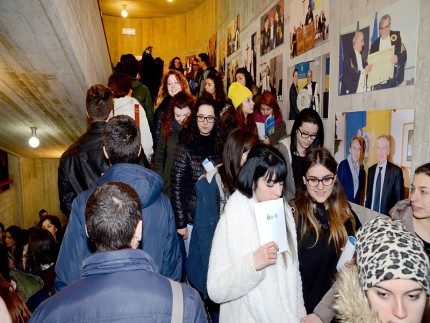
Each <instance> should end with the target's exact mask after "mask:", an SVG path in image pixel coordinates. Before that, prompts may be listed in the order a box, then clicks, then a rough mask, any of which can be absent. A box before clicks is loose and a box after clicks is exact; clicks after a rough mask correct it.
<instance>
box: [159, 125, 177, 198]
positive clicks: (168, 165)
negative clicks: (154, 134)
mask: <svg viewBox="0 0 430 323" xmlns="http://www.w3.org/2000/svg"><path fill="white" fill-rule="evenodd" d="M179 131H180V127H178V126H177V125H176V126H175V127H173V129H172V133H171V135H170V137H169V138H167V141H164V140H163V137H162V135H161V133H160V138H159V139H158V144H157V150H156V151H155V154H154V172H156V173H157V174H158V175H160V176H161V178H162V179H163V181H164V187H163V193H164V194H166V195H167V197H168V198H169V200H170V195H171V193H170V191H171V188H170V185H171V184H170V183H171V179H170V178H171V173H172V164H173V155H174V154H175V149H176V144H177V143H178V136H179Z"/></svg>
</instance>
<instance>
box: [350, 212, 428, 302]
mask: <svg viewBox="0 0 430 323" xmlns="http://www.w3.org/2000/svg"><path fill="white" fill-rule="evenodd" d="M356 251H357V265H358V276H359V280H360V285H361V286H362V287H363V290H364V291H365V292H366V291H367V290H368V289H369V288H370V287H372V286H374V285H375V284H377V283H379V282H381V281H385V280H392V279H411V280H413V281H416V282H417V283H418V284H420V285H421V286H422V287H423V288H424V290H425V291H426V293H427V296H430V288H429V279H430V264H429V258H428V256H427V254H426V253H425V251H424V246H423V243H422V241H421V240H420V239H419V238H417V237H415V236H414V235H413V234H412V233H411V232H409V231H408V230H407V229H406V228H405V227H404V225H403V223H402V222H401V221H393V220H390V219H383V218H381V217H377V218H375V219H373V220H371V221H369V222H367V223H366V224H365V225H364V226H363V227H362V228H360V230H359V231H358V232H357V241H356Z"/></svg>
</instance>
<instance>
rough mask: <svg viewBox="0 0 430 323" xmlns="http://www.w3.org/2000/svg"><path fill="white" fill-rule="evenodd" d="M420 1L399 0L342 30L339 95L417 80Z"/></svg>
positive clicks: (400, 84)
mask: <svg viewBox="0 0 430 323" xmlns="http://www.w3.org/2000/svg"><path fill="white" fill-rule="evenodd" d="M419 6H420V3H419V0H410V1H409V0H400V1H398V2H397V3H395V4H393V5H391V6H389V7H386V8H384V9H381V10H379V11H377V12H375V13H374V14H372V15H369V16H367V17H365V18H362V19H360V20H359V21H357V22H354V23H353V24H351V25H348V26H346V27H344V28H342V29H341V32H340V39H339V95H345V94H353V93H363V92H369V91H376V90H383V89H389V88H393V87H401V86H407V85H412V84H414V83H415V71H416V60H417V57H416V56H417V38H418V32H417V31H418V21H419V11H420V10H419Z"/></svg>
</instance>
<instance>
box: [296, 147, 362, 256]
mask: <svg viewBox="0 0 430 323" xmlns="http://www.w3.org/2000/svg"><path fill="white" fill-rule="evenodd" d="M316 165H321V166H324V167H325V168H327V169H328V170H329V171H330V172H332V173H333V174H334V175H335V176H336V174H337V162H336V160H335V159H334V157H333V156H332V154H331V153H330V152H329V151H328V150H327V149H326V148H324V147H319V148H314V149H311V150H309V151H308V153H307V154H306V157H305V161H304V162H303V174H306V173H307V172H308V170H309V169H310V168H311V167H313V166H316ZM293 204H294V205H295V207H296V210H297V212H295V217H296V223H297V214H300V215H301V216H302V228H301V230H300V232H298V240H299V243H301V241H302V239H303V237H304V236H305V235H306V234H307V233H308V232H309V231H314V233H315V236H316V238H315V244H316V243H317V241H318V239H319V237H320V235H321V228H320V225H319V222H318V220H317V219H316V217H315V214H314V204H315V203H314V201H313V199H312V197H311V196H310V195H309V192H308V189H307V187H306V184H305V183H304V182H303V181H301V183H300V186H299V189H298V191H297V194H296V197H295V199H294V201H293ZM326 204H327V212H328V223H329V226H330V236H329V240H328V243H329V244H330V242H331V241H333V243H334V246H335V249H336V253H337V254H338V255H339V254H340V253H341V248H342V247H343V246H344V245H345V243H346V241H347V240H348V233H347V231H346V228H345V223H346V222H347V221H351V223H352V227H353V229H354V231H355V225H356V223H355V218H354V216H353V214H352V212H351V209H350V206H349V204H348V201H347V200H346V197H345V194H344V192H343V188H342V186H341V184H340V183H339V181H338V180H337V179H336V180H335V182H334V183H333V191H332V193H331V195H330V196H329V198H328V199H327V201H326Z"/></svg>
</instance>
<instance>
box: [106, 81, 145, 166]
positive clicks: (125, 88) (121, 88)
mask: <svg viewBox="0 0 430 323" xmlns="http://www.w3.org/2000/svg"><path fill="white" fill-rule="evenodd" d="M108 87H109V88H110V89H111V90H112V91H113V93H114V95H115V103H114V114H115V115H120V114H125V115H128V116H129V117H131V118H133V119H136V113H135V106H136V105H138V107H139V121H138V122H137V123H138V125H139V129H140V133H141V138H142V149H143V152H144V153H145V156H146V159H147V160H148V161H151V157H152V154H153V153H154V150H153V147H152V135H151V130H150V129H149V123H148V119H147V118H146V113H145V110H144V109H143V107H142V106H141V105H140V103H139V101H137V100H136V99H135V98H133V97H132V96H131V94H132V91H133V90H132V88H131V79H130V76H129V75H128V74H125V73H114V74H112V75H111V76H109V80H108Z"/></svg>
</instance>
